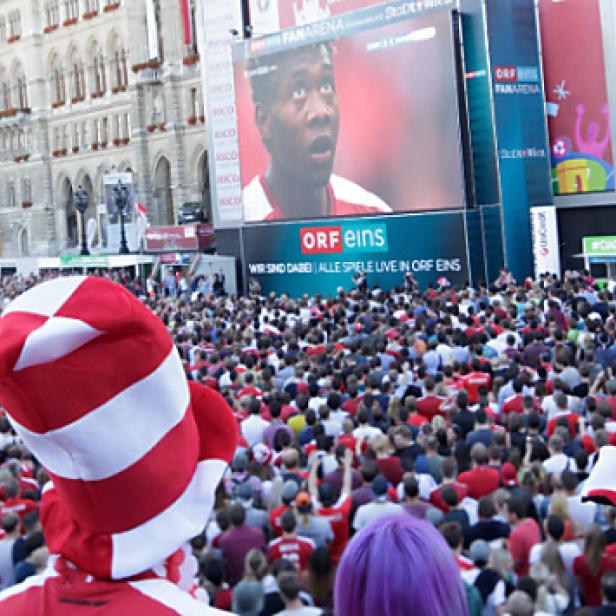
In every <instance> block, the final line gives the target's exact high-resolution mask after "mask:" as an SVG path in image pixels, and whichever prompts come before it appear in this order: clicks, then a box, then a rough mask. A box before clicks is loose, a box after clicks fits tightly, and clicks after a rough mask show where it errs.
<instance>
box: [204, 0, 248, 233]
mask: <svg viewBox="0 0 616 616" xmlns="http://www.w3.org/2000/svg"><path fill="white" fill-rule="evenodd" d="M197 9H198V10H197V23H198V26H197V42H198V46H199V50H200V53H201V58H203V61H202V62H201V78H202V82H203V83H204V84H205V87H204V89H203V92H204V97H205V109H206V115H207V122H206V126H207V131H208V162H209V168H210V194H211V197H212V215H213V219H214V225H215V226H216V227H218V226H223V227H224V226H227V227H228V226H236V225H237V224H238V223H241V220H242V186H241V183H240V166H239V153H238V143H237V120H236V115H235V93H234V91H233V65H232V62H231V44H232V43H233V41H234V40H236V38H237V37H239V36H241V33H242V27H243V26H242V13H241V6H240V2H237V1H230V0H199V2H198V4H197Z"/></svg>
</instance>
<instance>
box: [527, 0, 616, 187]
mask: <svg viewBox="0 0 616 616" xmlns="http://www.w3.org/2000/svg"><path fill="white" fill-rule="evenodd" d="M538 8H539V19H540V26H541V41H542V51H543V68H544V80H545V91H546V98H547V111H548V125H549V130H550V147H551V157H552V186H553V190H554V194H555V195H564V194H570V193H587V192H595V191H606V190H614V173H613V165H614V162H613V158H612V145H611V138H610V136H611V134H610V121H609V108H608V102H607V88H606V80H605V63H604V56H603V36H602V33H601V16H600V9H599V1H598V0H561V1H560V2H553V0H539V3H538Z"/></svg>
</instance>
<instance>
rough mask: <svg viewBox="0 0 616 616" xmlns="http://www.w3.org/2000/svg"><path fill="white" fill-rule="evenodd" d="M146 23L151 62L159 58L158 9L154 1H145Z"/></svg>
mask: <svg viewBox="0 0 616 616" xmlns="http://www.w3.org/2000/svg"><path fill="white" fill-rule="evenodd" d="M145 22H146V26H147V32H148V53H149V58H150V60H154V59H156V58H158V55H159V49H158V24H157V23H156V7H155V6H154V0H146V1H145Z"/></svg>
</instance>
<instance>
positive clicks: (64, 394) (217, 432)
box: [0, 277, 237, 579]
mask: <svg viewBox="0 0 616 616" xmlns="http://www.w3.org/2000/svg"><path fill="white" fill-rule="evenodd" d="M0 403H1V404H2V405H3V406H4V407H5V408H6V410H7V412H8V415H9V419H10V421H11V423H12V425H13V426H14V428H15V429H16V431H17V432H18V433H19V435H20V436H21V437H22V439H23V440H24V441H25V443H26V445H27V446H28V447H29V448H30V449H31V451H32V452H33V453H34V454H35V455H36V457H37V458H38V459H39V460H40V462H41V463H42V464H43V466H44V467H45V468H46V469H47V471H48V473H49V476H50V477H51V479H52V483H51V484H49V486H48V489H45V490H44V493H43V498H42V504H41V520H42V522H43V527H44V530H45V535H46V538H47V542H48V545H49V549H50V551H51V552H52V553H57V554H62V555H63V556H65V557H66V558H67V559H68V560H70V561H71V562H73V563H74V564H75V565H77V566H78V567H79V568H81V569H82V570H84V571H86V572H88V573H91V574H92V575H94V576H96V577H98V578H111V579H122V578H126V577H130V576H133V575H136V574H138V573H140V572H142V571H145V570H147V569H149V568H150V567H152V566H154V565H156V564H158V563H161V562H163V561H164V560H165V558H167V557H168V556H169V555H171V554H172V553H173V552H175V551H176V550H177V549H178V548H179V547H180V546H181V545H182V544H183V543H184V542H185V541H187V540H189V539H190V538H191V537H194V536H195V535H197V534H199V533H200V532H201V531H202V529H203V527H204V525H205V523H206V521H207V518H208V516H209V514H210V512H211V509H212V505H213V501H214V493H215V490H216V486H217V484H218V483H219V481H220V479H221V477H222V475H223V473H224V471H225V469H226V467H227V464H228V462H229V461H230V459H231V457H232V456H233V453H234V451H235V447H236V443H237V426H236V423H235V420H234V418H233V415H232V413H231V410H230V409H229V407H228V406H227V404H226V402H225V401H224V400H223V398H222V397H221V396H220V395H219V394H218V393H216V392H214V391H212V390H210V389H208V388H206V387H203V386H200V385H197V384H195V383H190V385H189V384H188V383H187V382H186V378H185V375H184V371H183V370H182V363H181V361H180V357H179V355H178V353H177V350H176V349H175V346H174V344H173V341H172V339H171V337H170V336H169V334H168V332H167V330H166V329H165V326H164V325H163V323H162V322H161V321H160V320H159V319H158V318H157V317H156V316H155V315H154V314H152V312H150V311H149V310H148V309H147V308H146V307H145V306H144V305H143V304H142V303H141V302H139V301H138V300H137V299H136V298H135V297H134V296H132V295H131V294H130V293H129V292H128V291H126V290H125V289H124V288H122V287H121V286H119V285H117V284H115V283H113V282H110V281H108V280H104V279H101V278H91V277H89V278H86V277H69V278H59V279H57V280H53V281H49V282H45V283H43V284H40V285H38V286H36V287H34V288H33V289H31V290H29V291H27V292H26V293H24V294H23V295H21V296H19V297H18V298H17V299H16V300H15V301H13V302H12V303H11V304H10V305H9V306H8V307H7V309H6V310H5V311H4V314H3V315H2V318H0Z"/></svg>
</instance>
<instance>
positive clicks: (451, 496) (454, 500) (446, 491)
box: [441, 485, 459, 507]
mask: <svg viewBox="0 0 616 616" xmlns="http://www.w3.org/2000/svg"><path fill="white" fill-rule="evenodd" d="M441 498H442V499H443V502H444V503H445V504H446V505H447V506H448V507H455V506H456V505H457V504H458V500H459V499H458V493H457V492H456V489H455V488H454V487H453V486H451V485H445V486H443V487H442V488H441Z"/></svg>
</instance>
